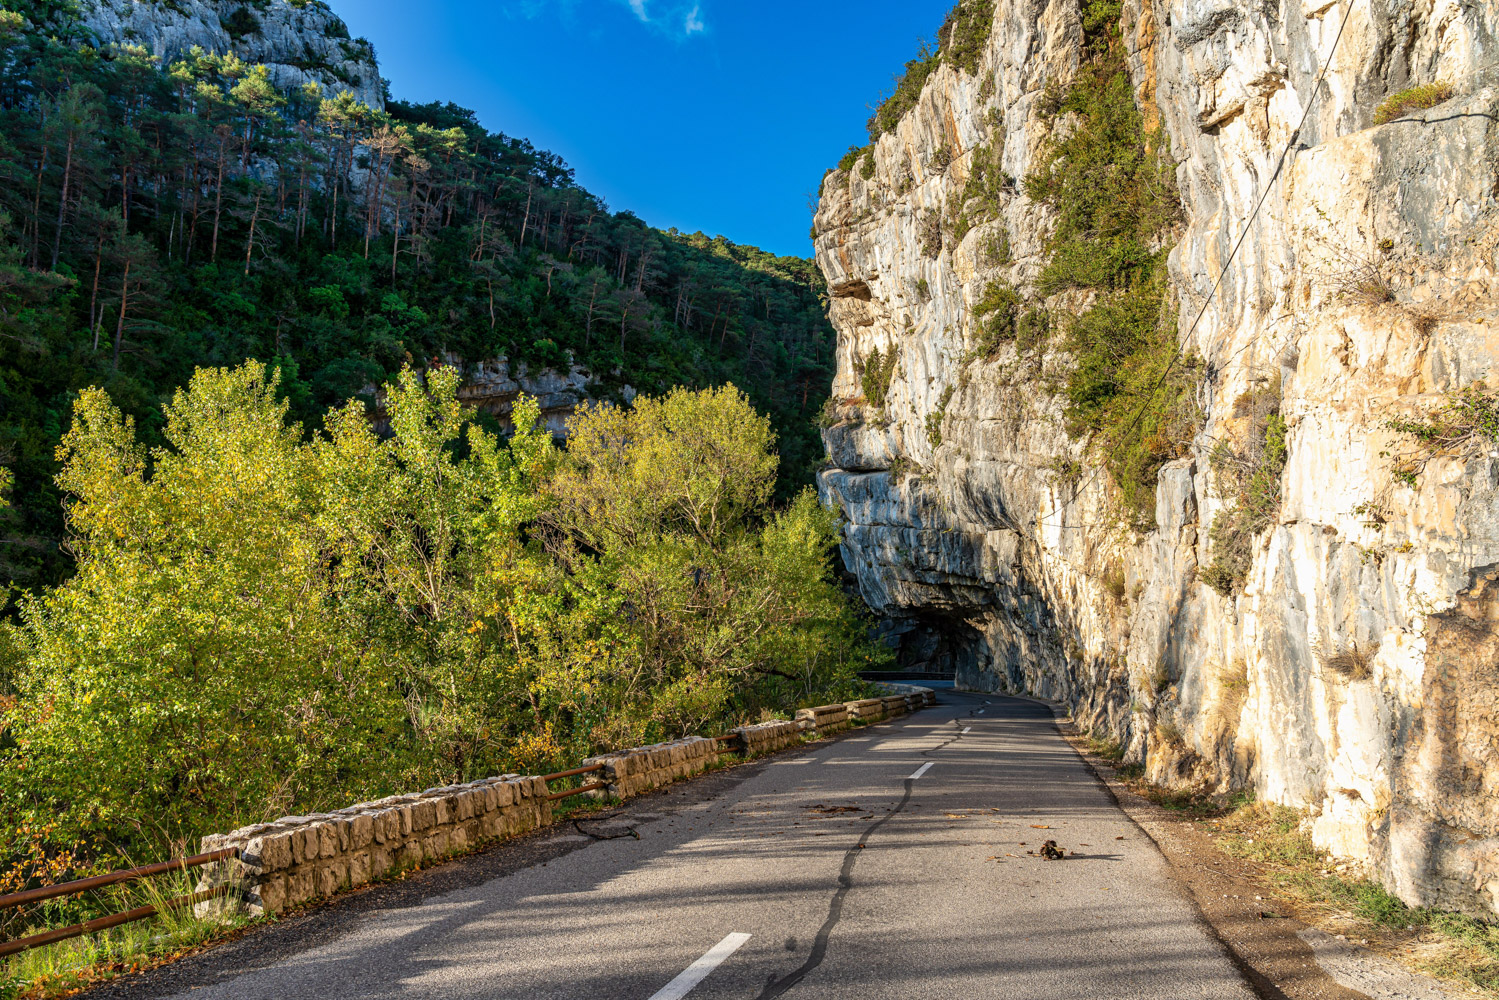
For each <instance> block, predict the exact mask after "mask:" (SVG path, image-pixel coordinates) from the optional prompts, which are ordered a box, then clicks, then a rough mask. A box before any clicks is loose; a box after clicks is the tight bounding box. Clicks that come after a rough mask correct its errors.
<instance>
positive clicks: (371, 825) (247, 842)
mask: <svg viewBox="0 0 1499 1000" xmlns="http://www.w3.org/2000/svg"><path fill="white" fill-rule="evenodd" d="M551 821H552V806H551V803H550V802H548V801H547V786H546V782H545V781H543V780H542V779H541V778H537V777H522V776H520V775H513V774H512V775H505V776H504V777H500V778H485V779H483V780H481V781H474V782H470V783H468V784H464V785H450V786H447V787H445V788H431V789H428V790H427V791H425V792H422V793H421V794H419V795H393V796H391V797H389V798H385V799H379V800H378V801H375V802H362V803H360V804H359V805H354V806H349V807H348V808H346V809H339V810H337V811H336V812H331V813H319V814H316V815H312V816H287V817H284V818H282V819H279V820H277V821H275V822H274V823H256V824H254V825H252V826H246V827H241V828H240V829H238V830H235V831H234V832H233V833H227V834H210V835H209V836H207V837H204V838H203V842H202V848H201V849H202V850H203V851H205V852H207V851H216V850H219V849H220V848H224V847H238V848H240V850H241V851H242V852H243V853H242V855H241V857H240V858H239V859H238V860H232V861H225V862H220V863H218V864H214V865H209V866H207V867H206V868H205V869H204V875H203V879H202V881H201V882H200V883H199V889H200V890H201V889H207V888H211V887H213V886H216V885H223V884H225V883H230V882H235V883H238V884H239V885H241V886H242V887H243V888H244V896H243V901H242V904H231V905H243V907H244V909H245V910H247V911H248V912H249V913H250V915H252V916H254V915H258V914H260V913H263V912H270V913H280V912H281V911H282V910H285V909H287V908H289V907H294V906H298V905H300V904H302V903H305V902H307V901H308V900H311V899H315V898H317V897H320V896H331V895H333V894H334V893H335V892H337V891H338V890H339V889H342V888H347V887H349V886H356V885H363V884H364V883H366V882H368V881H370V879H372V878H378V877H379V876H381V875H384V874H385V873H387V872H389V871H391V870H393V869H398V868H403V867H409V866H412V865H415V864H418V863H420V862H422V861H429V860H432V859H435V858H440V857H443V856H444V855H447V854H453V853H457V852H459V851H464V850H467V849H468V848H471V847H473V846H475V845H476V844H479V843H481V842H483V841H486V840H494V839H497V838H500V837H509V836H513V835H515V834H517V833H524V832H526V831H528V830H535V829H537V828H539V827H543V826H546V825H547V824H549V823H550V822H551ZM215 905H220V906H222V905H223V904H221V903H218V902H217V901H215V902H214V903H209V904H204V907H207V908H212V907H213V906H215Z"/></svg>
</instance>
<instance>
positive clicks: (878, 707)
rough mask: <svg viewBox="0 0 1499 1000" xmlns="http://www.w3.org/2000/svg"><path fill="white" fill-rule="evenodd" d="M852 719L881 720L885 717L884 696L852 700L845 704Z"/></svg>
mask: <svg viewBox="0 0 1499 1000" xmlns="http://www.w3.org/2000/svg"><path fill="white" fill-rule="evenodd" d="M844 708H845V709H847V710H848V716H849V718H851V719H858V720H859V721H860V722H879V721H880V720H881V719H883V718H884V717H885V699H884V698H862V699H860V700H859V701H851V702H848V703H847V704H845V705H844Z"/></svg>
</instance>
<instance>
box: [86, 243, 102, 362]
mask: <svg viewBox="0 0 1499 1000" xmlns="http://www.w3.org/2000/svg"><path fill="white" fill-rule="evenodd" d="M103 265H104V230H103V229H100V230H99V246H98V249H97V250H96V251H95V252H94V291H93V294H91V295H90V296H89V300H88V325H89V328H90V329H92V330H93V331H94V353H95V354H98V353H99V327H100V326H101V324H100V322H99V319H101V318H102V317H96V316H95V312H94V310H95V308H96V307H97V306H98V304H99V271H100V269H101V268H102V267H103Z"/></svg>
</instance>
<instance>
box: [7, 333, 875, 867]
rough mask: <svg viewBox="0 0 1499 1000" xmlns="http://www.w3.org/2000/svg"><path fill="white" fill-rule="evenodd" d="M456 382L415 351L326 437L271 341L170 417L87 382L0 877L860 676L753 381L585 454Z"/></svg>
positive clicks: (139, 850)
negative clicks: (788, 493)
mask: <svg viewBox="0 0 1499 1000" xmlns="http://www.w3.org/2000/svg"><path fill="white" fill-rule="evenodd" d="M460 383H461V378H460V375H459V373H458V372H457V371H456V370H455V369H453V368H450V367H438V368H433V369H430V370H429V371H428V372H426V373H425V375H422V374H419V373H417V372H415V371H413V370H411V369H407V370H404V371H403V372H402V373H401V375H400V377H399V379H398V381H397V382H396V383H395V384H393V385H391V386H390V387H389V388H388V393H389V410H390V415H391V423H392V427H393V430H394V431H395V434H394V435H393V436H391V437H388V438H381V437H380V436H378V435H377V434H376V433H375V432H374V430H373V429H372V427H371V425H370V422H369V421H368V420H367V419H366V417H365V414H364V410H363V407H362V406H361V404H359V403H358V402H353V401H351V402H349V403H346V404H345V405H343V406H341V407H339V408H336V409H334V410H332V411H330V412H328V413H327V414H326V415H325V417H324V419H323V420H322V421H321V424H322V427H323V430H322V431H321V432H319V433H317V434H315V435H313V436H312V437H311V438H310V439H309V438H308V437H307V436H306V435H305V434H304V433H303V430H302V428H300V427H298V426H296V425H295V424H294V423H291V422H289V419H288V418H289V416H290V410H291V407H290V403H289V402H288V401H287V400H286V398H285V396H284V393H283V392H282V388H283V387H282V386H281V385H280V384H279V383H278V381H277V377H276V375H275V374H274V373H272V372H269V371H268V370H267V369H266V368H265V366H264V365H262V364H260V363H258V362H250V363H247V364H244V365H242V366H239V367H237V368H233V369H202V370H199V371H198V372H197V373H196V374H194V375H193V377H192V379H191V381H190V384H189V385H188V387H187V388H186V389H184V390H181V391H179V392H178V393H177V394H176V395H175V396H174V398H173V401H172V402H171V403H170V404H168V406H167V407H166V408H165V411H164V414H163V416H164V421H163V426H162V428H161V432H160V440H162V441H163V442H164V443H163V444H161V445H159V446H156V447H148V445H147V444H146V442H145V440H144V439H143V438H144V435H142V434H141V433H140V427H139V425H138V424H137V423H136V422H135V421H134V420H132V419H131V418H130V417H129V416H128V415H126V414H125V413H124V412H122V411H121V410H120V409H119V408H118V407H117V406H115V405H114V403H113V402H112V401H111V399H110V397H109V395H108V393H106V392H105V391H103V390H101V389H89V390H86V391H85V392H83V393H82V394H81V395H80V397H79V399H78V401H77V403H76V405H75V408H74V410H75V420H74V422H73V424H72V427H71V428H70V430H69V431H68V432H67V434H66V435H65V437H64V439H63V445H62V457H63V466H62V473H61V475H60V477H59V481H60V485H61V487H62V488H63V489H64V490H65V491H66V493H67V496H68V521H69V525H70V528H71V530H72V541H71V546H72V548H73V550H74V551H75V552H76V554H77V559H78V571H77V573H76V575H75V576H74V577H73V578H72V579H70V580H68V581H67V582H66V583H64V584H62V585H61V586H59V587H57V588H55V589H52V590H49V591H44V592H40V593H37V594H35V595H33V596H31V597H29V598H27V599H26V600H25V601H24V602H23V604H22V615H21V620H20V622H19V623H17V624H13V625H11V624H7V625H4V626H0V690H3V691H5V692H6V697H5V700H4V702H3V714H0V726H3V733H4V742H3V749H0V757H3V763H4V767H3V768H0V891H9V890H11V889H14V888H17V887H20V886H23V885H25V884H26V883H27V882H28V881H29V880H31V879H32V878H34V877H37V876H42V875H44V876H45V877H46V878H47V879H48V880H49V881H53V880H58V879H60V878H62V877H65V876H67V875H69V874H76V873H79V872H87V871H91V870H93V869H96V868H104V869H111V868H117V867H121V866H122V865H121V862H122V861H123V860H124V859H125V858H134V859H136V860H140V859H154V858H158V857H164V856H167V855H168V854H169V853H171V852H175V851H181V850H182V849H183V847H185V846H191V845H195V844H196V842H197V837H198V836H199V835H200V834H202V833H205V832H209V831H212V830H221V831H222V830H228V829H231V828H234V827H236V826H238V825H240V824H242V823H246V822H252V821H257V820H260V819H263V818H265V817H267V816H275V815H281V814H286V813H307V812H315V811H318V810H322V809H326V808H330V807H337V806H342V805H347V804H349V803H352V802H355V801H359V800H361V799H370V798H375V797H378V796H380V795H384V794H388V793H391V792H397V791H410V790H412V789H419V788H424V787H427V786H431V785H441V784H446V783H449V782H452V781H457V780H462V779H468V778H473V777H477V776H484V775H493V774H501V773H505V772H507V771H520V772H525V773H546V772H547V771H548V770H554V769H557V768H558V767H560V766H565V765H567V764H569V763H570V762H575V761H576V760H577V759H579V758H581V757H583V756H586V755H588V754H590V753H593V752H596V751H600V750H604V749H610V748H620V747H629V746H638V745H642V744H645V743H649V742H652V741H654V740H657V739H662V738H668V737H676V736H680V735H682V734H684V733H692V732H697V731H700V730H705V729H711V730H714V731H719V730H718V729H717V727H719V726H721V725H723V724H725V723H728V722H731V721H734V720H752V721H753V720H758V719H759V718H760V717H761V716H762V714H763V713H764V712H766V711H768V710H785V709H788V708H792V707H795V706H796V705H798V704H803V703H806V702H807V699H809V698H810V699H812V700H813V701H819V700H820V701H821V702H826V701H828V700H829V699H830V698H841V697H844V696H853V695H855V694H856V693H857V692H858V691H861V690H862V687H861V686H860V684H859V682H857V681H856V680H855V679H854V675H853V671H854V669H855V668H856V667H861V666H864V665H866V663H867V662H868V660H867V659H866V658H870V659H879V658H880V657H881V655H882V654H881V652H880V651H879V649H878V648H876V647H875V646H873V645H872V644H871V641H870V640H869V639H868V638H867V637H866V634H865V626H864V624H863V623H862V622H861V621H860V620H859V619H858V618H857V617H856V616H855V614H854V613H853V611H852V610H851V608H850V604H849V601H848V599H847V598H846V596H845V595H844V593H843V591H842V590H841V589H840V588H839V586H838V584H837V581H836V580H835V578H834V577H833V575H832V572H831V563H830V559H831V551H832V548H833V547H834V545H835V544H836V543H837V539H838V532H837V524H836V515H835V514H834V513H832V512H830V511H827V510H825V509H824V508H822V507H821V506H820V505H819V504H818V503H817V500H816V498H815V496H814V495H813V494H812V492H811V491H810V490H808V491H806V492H803V493H802V494H800V495H799V496H798V497H797V498H796V499H795V500H794V501H793V502H792V503H791V504H790V505H788V506H785V507H783V508H779V509H778V508H775V507H773V506H772V505H771V502H770V501H771V497H772V496H773V493H774V489H775V481H776V471H777V464H778V460H777V456H776V455H775V453H774V450H773V446H774V442H775V433H774V431H773V429H772V427H771V424H770V421H769V420H768V419H767V418H766V417H765V416H764V415H762V414H760V413H757V412H756V411H755V410H754V408H753V407H752V406H751V404H750V402H749V400H748V399H747V398H746V397H745V396H744V395H743V394H742V393H740V392H739V391H738V390H737V389H734V388H733V387H732V386H730V387H725V388H722V389H716V390H703V391H690V390H686V389H677V390H673V391H672V392H670V393H668V394H665V395H663V396H659V397H642V398H641V399H639V400H637V402H636V403H635V405H634V406H633V407H632V408H629V409H624V408H619V407H615V406H611V405H602V406H599V407H597V408H593V409H590V410H586V411H583V412H580V413H579V414H578V415H577V416H575V417H574V418H573V420H572V421H571V423H570V425H569V427H568V431H569V435H570V437H569V447H568V450H567V451H565V452H563V451H561V450H559V449H558V448H557V447H556V446H555V445H554V443H553V441H552V436H551V434H550V433H549V432H548V431H546V430H545V428H543V427H541V426H539V425H538V423H537V417H538V413H539V410H538V407H537V405H536V403H535V401H533V400H529V399H522V400H521V401H520V403H518V404H517V409H516V425H517V431H516V433H515V434H514V435H513V436H512V437H511V438H510V439H509V441H508V442H504V443H502V442H501V440H500V439H499V437H498V436H497V435H495V434H492V433H490V432H489V431H487V430H485V429H484V428H483V427H481V426H479V425H478V424H476V423H474V422H473V421H472V420H470V419H469V416H468V414H467V412H466V411H465V408H464V407H463V406H462V405H461V403H460V401H459V399H458V389H459V386H460ZM35 832H40V835H38V836H32V834H33V833H35Z"/></svg>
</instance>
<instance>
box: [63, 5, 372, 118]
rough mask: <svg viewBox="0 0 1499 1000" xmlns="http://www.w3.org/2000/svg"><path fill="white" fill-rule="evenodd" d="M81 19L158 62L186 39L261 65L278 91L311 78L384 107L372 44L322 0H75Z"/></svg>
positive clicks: (176, 52) (175, 55)
mask: <svg viewBox="0 0 1499 1000" xmlns="http://www.w3.org/2000/svg"><path fill="white" fill-rule="evenodd" d="M79 9H80V11H81V13H82V15H83V22H84V24H85V25H86V26H87V27H88V28H89V30H90V31H92V32H93V33H94V36H95V37H96V38H97V39H98V41H99V42H100V44H102V45H112V44H113V45H140V46H143V47H145V49H146V50H147V51H148V52H150V53H151V54H152V55H154V56H156V57H158V58H159V59H160V60H161V65H162V66H163V67H165V66H169V65H170V64H171V63H172V62H173V61H175V60H177V59H179V58H181V57H182V56H184V55H186V54H187V53H188V51H189V50H191V49H192V47H193V46H195V45H196V46H199V47H200V48H202V49H203V50H204V51H207V52H218V53H225V52H233V53H234V54H235V55H237V56H239V57H240V58H241V59H243V60H244V61H245V62H247V63H250V64H251V65H256V64H264V65H265V66H266V67H267V68H268V69H269V70H270V74H271V79H272V81H274V82H275V84H276V86H278V87H280V88H281V89H282V90H290V89H293V88H297V87H301V86H302V85H303V84H305V83H309V82H311V83H316V84H317V85H318V86H320V87H322V88H323V89H324V91H325V92H326V93H328V94H329V95H330V96H331V95H332V94H336V93H338V92H340V91H344V90H347V91H351V92H352V93H353V94H354V96H355V97H357V98H358V99H359V100H360V101H362V102H363V103H365V104H368V105H369V106H370V107H374V108H383V107H385V99H384V96H383V88H382V87H381V84H380V67H379V66H378V65H377V64H376V62H375V50H374V49H373V48H372V47H371V46H370V44H369V43H368V42H366V41H364V40H363V39H358V40H356V39H351V38H350V37H349V29H348V27H347V26H345V25H344V22H343V21H342V20H341V19H340V18H339V17H338V16H337V15H336V14H334V13H333V11H332V10H331V9H330V8H329V7H328V5H327V4H326V3H323V2H322V0H300V2H299V0H254V2H249V3H246V2H244V0H82V2H81V3H80V4H79Z"/></svg>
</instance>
